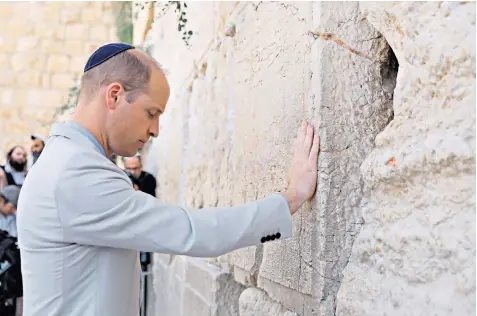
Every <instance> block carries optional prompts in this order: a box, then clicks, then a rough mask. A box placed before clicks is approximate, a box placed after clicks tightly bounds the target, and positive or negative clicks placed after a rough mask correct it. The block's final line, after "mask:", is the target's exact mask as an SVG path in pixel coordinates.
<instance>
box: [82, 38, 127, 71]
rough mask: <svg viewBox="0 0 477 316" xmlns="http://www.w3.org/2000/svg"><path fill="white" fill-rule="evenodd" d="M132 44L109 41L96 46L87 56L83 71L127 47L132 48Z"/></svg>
mask: <svg viewBox="0 0 477 316" xmlns="http://www.w3.org/2000/svg"><path fill="white" fill-rule="evenodd" d="M133 48H135V47H134V46H131V45H128V44H123V43H111V44H106V45H103V46H101V47H100V48H98V49H97V50H96V51H95V52H94V53H93V54H92V55H91V57H89V59H88V62H87V63H86V66H84V72H87V71H88V70H90V69H91V68H94V67H96V66H98V65H100V64H102V63H104V62H105V61H106V60H108V59H110V58H111V57H113V56H116V55H117V54H119V53H122V52H124V51H126V50H128V49H133Z"/></svg>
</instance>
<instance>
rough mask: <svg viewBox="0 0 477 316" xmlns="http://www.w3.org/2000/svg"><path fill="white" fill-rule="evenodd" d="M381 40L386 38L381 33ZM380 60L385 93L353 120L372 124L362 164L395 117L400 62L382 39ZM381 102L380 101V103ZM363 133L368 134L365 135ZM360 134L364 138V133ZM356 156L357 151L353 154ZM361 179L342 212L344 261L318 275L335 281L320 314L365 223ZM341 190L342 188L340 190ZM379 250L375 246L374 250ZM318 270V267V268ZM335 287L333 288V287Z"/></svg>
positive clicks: (382, 88)
mask: <svg viewBox="0 0 477 316" xmlns="http://www.w3.org/2000/svg"><path fill="white" fill-rule="evenodd" d="M381 37H382V35H380V36H378V37H376V38H375V39H379V38H381ZM383 40H385V38H384V37H383ZM380 55H381V58H380V60H381V63H380V69H379V78H378V80H375V81H378V82H376V83H377V84H380V86H381V91H382V92H383V93H384V97H382V98H380V99H379V100H375V101H374V102H376V103H375V105H374V106H373V107H374V109H373V113H372V116H371V118H368V119H366V120H365V122H355V121H354V123H355V124H356V123H359V124H363V123H365V124H369V126H370V127H373V128H374V130H373V131H372V136H373V138H372V140H373V143H372V146H369V147H368V148H361V150H364V151H365V154H364V155H363V154H361V155H359V157H358V158H357V159H359V161H358V163H359V165H361V164H362V162H363V161H364V160H365V159H366V157H367V156H368V155H369V154H370V152H371V151H372V150H373V149H374V146H375V144H374V141H375V139H376V136H377V135H378V134H379V133H381V132H382V131H383V130H384V129H385V128H386V126H388V125H389V123H390V122H391V121H392V120H393V119H394V111H393V98H394V90H395V88H396V80H397V75H398V71H399V62H398V60H397V58H396V55H395V53H394V51H393V50H392V48H391V47H390V46H389V44H388V43H387V41H386V43H385V47H384V49H383V50H381V53H380ZM378 102H380V103H381V104H379V103H378ZM365 106H372V105H371V104H369V102H368V104H366V105H365ZM355 128H356V130H359V127H358V126H356V127H355ZM364 136H371V135H364ZM364 136H363V140H364V139H365V137H364ZM350 150H356V148H350ZM356 156H358V155H356ZM359 176H360V179H359V188H358V190H359V191H360V192H359V194H358V196H359V198H358V199H356V200H355V201H354V203H353V205H352V206H351V207H352V209H353V210H354V211H353V214H345V216H346V218H345V220H346V222H347V231H346V233H345V234H346V236H345V239H346V240H347V242H349V243H350V244H349V245H346V244H345V248H347V249H348V250H342V254H344V255H345V256H344V257H343V259H344V260H343V261H342V262H341V263H340V262H339V261H338V262H336V261H335V262H333V263H332V265H337V266H341V268H338V269H339V271H337V272H338V273H339V274H338V275H336V277H335V275H334V274H333V272H332V270H334V268H331V269H330V270H329V271H328V270H326V272H330V273H331V275H321V277H323V278H325V279H327V280H329V282H332V283H333V284H334V285H331V286H330V287H325V293H324V294H323V297H322V302H323V303H324V301H327V300H329V299H330V297H329V296H330V295H332V296H333V298H332V299H333V312H332V314H329V313H320V315H323V316H329V315H333V316H334V315H336V305H337V303H336V296H337V294H338V292H339V287H340V286H341V285H342V284H341V281H342V279H343V271H344V269H345V268H346V266H347V265H348V263H349V259H350V256H351V249H352V248H353V244H354V241H355V240H356V237H357V236H358V234H359V232H360V230H361V227H362V226H363V225H364V219H363V216H362V205H363V204H365V203H363V201H364V200H365V199H366V192H365V191H366V188H365V185H364V181H363V178H362V175H361V173H360V174H359ZM340 192H341V190H340ZM376 251H378V250H376ZM318 273H319V271H318ZM333 288H334V289H333Z"/></svg>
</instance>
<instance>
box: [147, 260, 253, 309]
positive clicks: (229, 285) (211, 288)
mask: <svg viewBox="0 0 477 316" xmlns="http://www.w3.org/2000/svg"><path fill="white" fill-rule="evenodd" d="M154 275H157V276H158V277H157V278H156V280H155V285H156V286H155V288H156V297H157V301H156V310H157V313H158V314H159V315H164V316H186V315H203V316H206V315H207V316H209V315H211V316H212V315H213V316H235V315H237V316H238V315H239V296H240V294H241V293H242V291H243V290H244V287H243V286H242V285H240V284H239V283H236V282H235V281H234V280H233V275H232V274H231V273H230V272H229V271H226V270H223V269H221V268H220V267H217V266H215V265H211V264H208V263H207V262H205V261H204V260H202V259H198V258H187V257H182V256H164V255H160V256H158V257H157V258H155V260H154Z"/></svg>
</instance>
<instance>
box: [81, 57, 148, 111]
mask: <svg viewBox="0 0 477 316" xmlns="http://www.w3.org/2000/svg"><path fill="white" fill-rule="evenodd" d="M150 77H151V68H150V65H149V64H148V62H147V60H144V59H143V58H140V57H138V56H137V55H136V54H132V53H130V52H129V51H124V52H122V53H119V54H118V55H116V56H114V57H111V58H110V59H108V60H107V61H105V62H104V63H102V64H100V65H98V66H96V67H94V68H92V69H90V70H88V71H87V72H85V73H84V74H83V76H82V78H81V97H82V98H86V100H87V101H88V100H90V99H91V98H92V97H93V96H94V95H95V94H96V93H97V91H98V89H99V88H100V87H102V86H105V85H109V84H111V83H112V82H119V83H120V84H121V85H122V86H123V88H124V91H125V92H126V101H127V102H133V101H134V100H135V99H136V98H137V97H138V96H139V95H140V94H141V93H144V92H145V91H146V90H147V88H148V84H149V80H150Z"/></svg>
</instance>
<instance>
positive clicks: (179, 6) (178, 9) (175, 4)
mask: <svg viewBox="0 0 477 316" xmlns="http://www.w3.org/2000/svg"><path fill="white" fill-rule="evenodd" d="M136 7H138V8H139V9H140V10H144V9H148V10H149V9H151V8H153V9H154V11H156V9H157V11H159V13H158V14H157V15H156V16H154V17H153V18H152V19H149V21H148V22H150V23H154V22H155V21H156V20H157V19H160V18H161V17H162V16H164V15H165V14H166V13H167V11H168V10H169V9H170V8H174V12H175V13H176V14H177V31H178V32H179V33H181V36H182V40H183V41H184V43H185V44H186V46H190V42H189V41H190V39H191V37H192V35H193V34H194V32H193V31H192V30H190V29H189V28H188V24H187V21H188V20H187V12H186V11H187V3H186V2H184V1H167V2H163V1H152V2H141V3H136Z"/></svg>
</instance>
